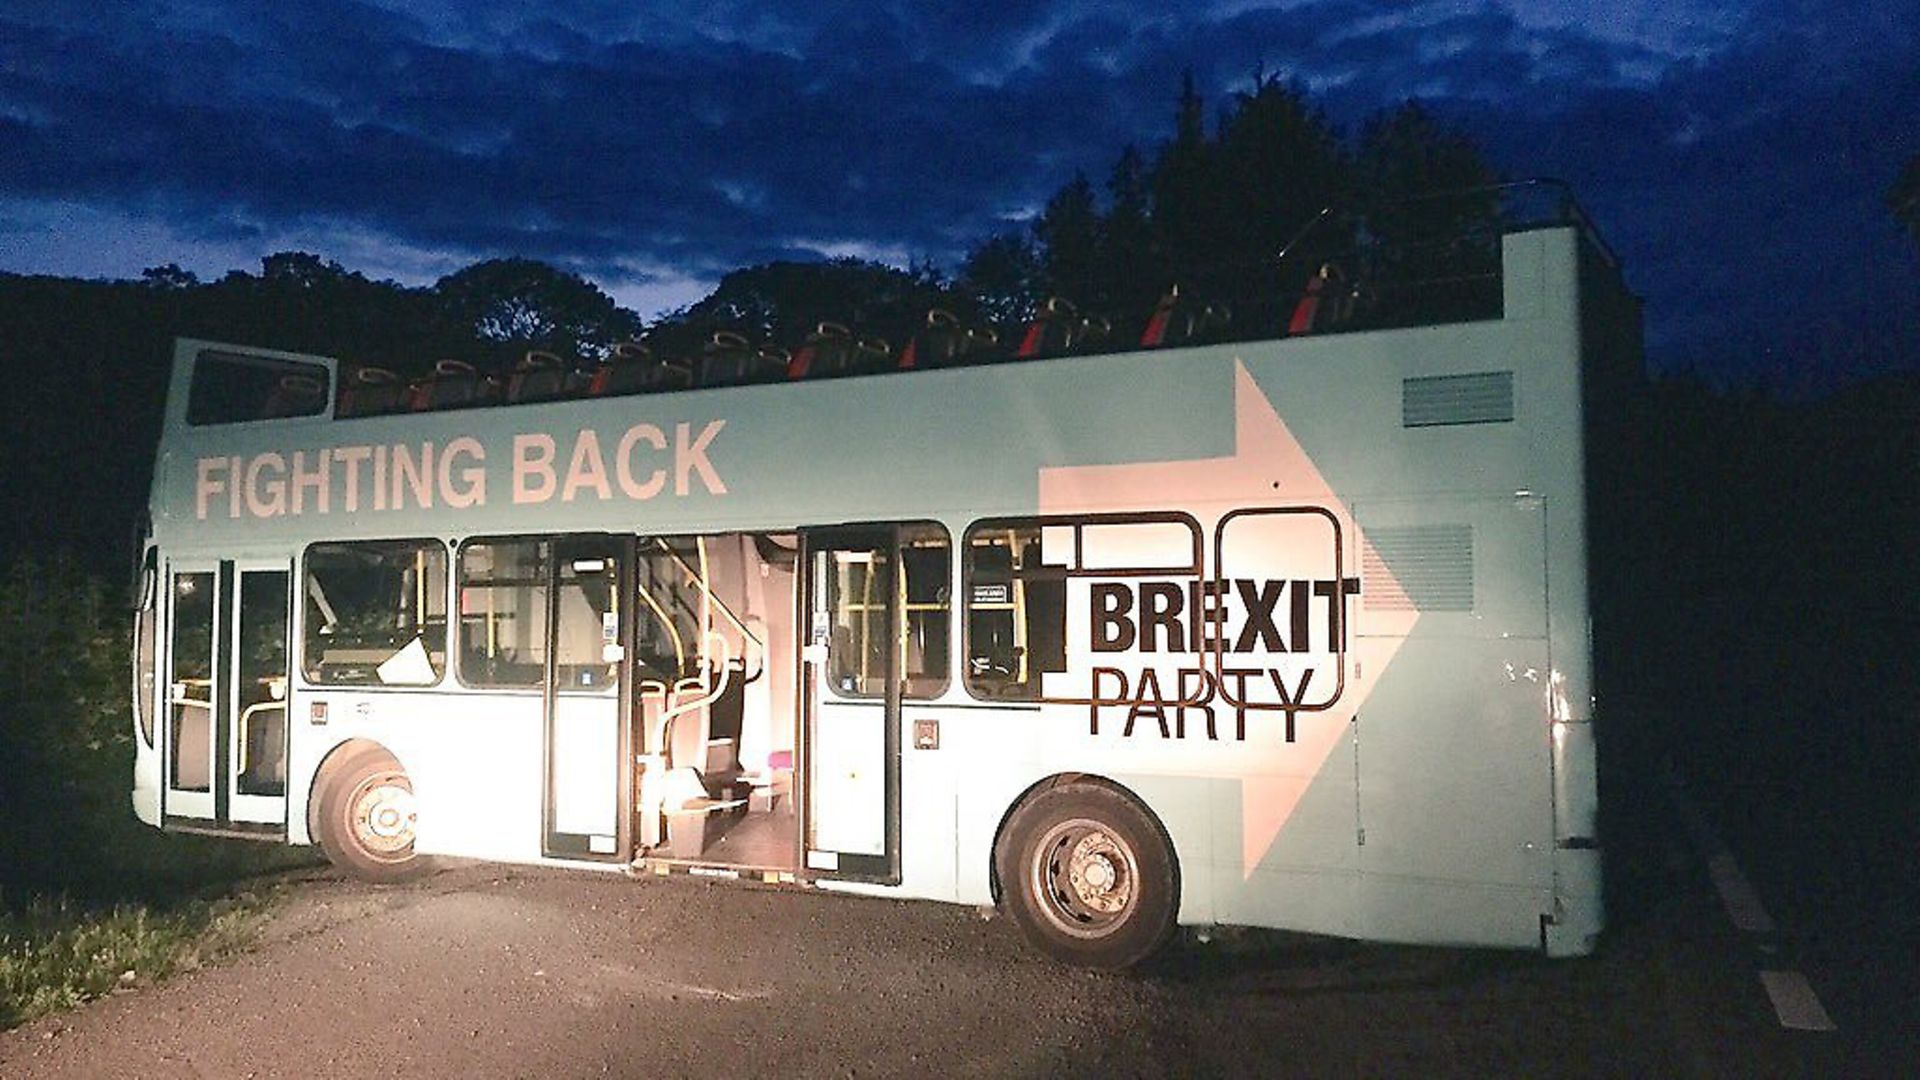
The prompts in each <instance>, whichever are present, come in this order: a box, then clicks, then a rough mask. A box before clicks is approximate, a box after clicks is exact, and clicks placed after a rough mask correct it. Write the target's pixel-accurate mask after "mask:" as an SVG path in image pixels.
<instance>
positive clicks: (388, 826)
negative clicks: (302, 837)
mask: <svg viewBox="0 0 1920 1080" xmlns="http://www.w3.org/2000/svg"><path fill="white" fill-rule="evenodd" d="M416 817H417V815H416V813H415V810H414V804H413V783H412V781H410V780H408V779H407V773H406V770H404V769H402V768H401V767H400V763H399V762H398V761H396V760H394V757H393V755H392V754H389V753H387V752H386V751H385V750H383V749H381V748H379V747H377V746H366V747H362V748H359V749H356V750H352V751H349V752H348V753H347V755H346V756H345V758H343V759H342V760H340V761H338V762H335V763H332V764H330V765H329V767H328V769H327V774H326V776H325V778H324V779H323V780H322V782H321V794H320V800H319V810H318V812H317V814H316V815H315V819H314V824H315V825H316V826H317V828H316V830H315V831H317V832H318V833H319V839H320V848H321V850H323V851H325V852H326V853H327V859H328V860H329V861H331V862H332V863H333V865H335V866H337V867H339V868H340V869H342V870H344V871H346V872H347V873H349V874H351V875H353V876H354V877H357V878H359V879H361V880H362V881H373V882H394V881H404V880H406V879H407V878H410V877H413V876H415V875H416V874H418V873H420V872H421V870H422V869H424V866H425V861H424V860H423V859H421V858H420V857H419V856H418V855H416V854H414V850H413V840H414V825H415V821H416Z"/></svg>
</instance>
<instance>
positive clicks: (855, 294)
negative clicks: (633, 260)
mask: <svg viewBox="0 0 1920 1080" xmlns="http://www.w3.org/2000/svg"><path fill="white" fill-rule="evenodd" d="M950 304H951V300H950V298H949V297H948V295H947V292H946V288H945V284H944V282H943V281H942V280H941V278H940V275H939V274H938V273H937V272H935V271H934V270H933V268H932V267H929V266H922V267H917V268H915V269H913V270H900V269H897V268H895V267H891V266H886V265H883V264H881V263H875V262H868V261H865V260H862V259H853V258H845V259H834V260H832V261H829V262H814V263H801V262H773V263H766V264H763V265H760V266H753V267H748V268H746V269H744V270H735V271H733V272H732V273H730V274H728V275H727V276H726V277H723V278H721V279H720V284H719V285H718V286H717V287H716V288H715V289H714V291H713V292H712V293H710V294H708V295H707V296H706V297H705V298H703V299H702V300H700V301H699V302H698V303H696V304H694V305H692V306H691V307H689V308H687V309H686V310H685V311H682V312H678V313H676V314H674V315H671V316H669V317H667V318H666V319H664V320H662V323H663V325H661V326H657V327H655V328H654V334H655V335H656V336H657V337H659V338H660V339H661V340H663V341H665V342H667V343H668V347H669V349H670V350H680V349H685V348H689V347H692V346H696V345H698V344H699V343H700V341H702V340H704V339H705V338H706V337H707V336H708V335H710V334H711V333H712V332H713V331H715V330H734V331H738V332H741V333H745V334H746V335H747V336H749V337H751V338H753V339H755V340H759V341H766V342H771V343H774V344H779V345H793V344H795V343H797V342H799V341H801V340H803V339H804V338H805V337H806V335H807V334H808V333H810V332H811V331H813V329H814V328H815V327H816V326H818V325H819V324H820V323H822V322H834V323H840V324H843V325H846V326H848V327H850V328H853V329H855V330H857V331H858V332H859V333H861V334H863V335H871V336H879V337H883V338H886V339H887V340H888V343H889V345H898V344H899V343H900V342H901V341H902V340H904V338H905V336H906V335H907V334H909V333H911V332H912V331H913V330H914V329H915V328H917V327H918V326H919V325H920V324H921V323H922V322H923V321H924V320H925V319H926V315H927V310H928V309H929V308H932V307H940V306H950Z"/></svg>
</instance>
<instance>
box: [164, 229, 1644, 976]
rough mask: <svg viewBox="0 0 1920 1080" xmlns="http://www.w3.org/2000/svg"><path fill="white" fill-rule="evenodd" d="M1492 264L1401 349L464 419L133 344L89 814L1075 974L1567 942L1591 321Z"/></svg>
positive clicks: (1537, 284)
mask: <svg viewBox="0 0 1920 1080" xmlns="http://www.w3.org/2000/svg"><path fill="white" fill-rule="evenodd" d="M1500 252H1501V274H1500V288H1501V290H1502V292H1503V296H1502V298H1501V304H1500V308H1499V312H1498V314H1497V317H1490V318H1482V319H1477V320H1471V321H1465V322H1457V323H1452V324H1448V325H1444V326H1409V327H1397V328H1390V329H1380V330H1374V331H1367V332H1361V333H1353V334H1343V335H1327V336H1307V337H1294V338H1283V339H1276V340H1266V341H1248V342H1232V343H1222V344H1211V345H1193V346H1189V347H1182V348H1177V349H1163V350H1158V351H1142V352H1135V353H1123V354H1111V355H1097V356H1091V355H1090V356H1073V357H1062V358H1057V359H1050V360H1036V361H1029V362H1023V363H1005V364H994V365H985V366H976V367H953V368H946V369H939V370H926V371H912V372H903V373H898V374H887V375H871V376H866V377H858V378H842V379H836V380H834V381H830V382H825V381H811V380H809V381H800V382H794V383H791V384H777V385H742V386H727V387H713V388H708V389H677V390H665V391H662V392H657V393H645V394H637V395H633V396H625V397H591V396H588V397H578V398H574V399H566V400H546V401H542V402H539V403H529V404H521V405H513V406H500V407H496V408H469V409H459V410H446V411H425V412H408V413H396V414H386V415H361V416H344V415H337V414H338V413H340V412H341V410H340V409H338V407H337V404H336V403H337V400H338V397H339V392H340V388H341V382H342V379H343V372H342V370H341V367H340V365H339V364H337V363H336V362H335V361H333V360H331V359H327V358H318V357H308V356H298V355H294V354H287V353H278V352H274V351H271V350H264V349H255V348H250V347H240V346H233V345H216V344H212V343H205V342H195V341H182V342H180V343H179V345H178V348H177V352H176V363H175V372H174V375H173V382H172V387H171V392H170V398H169V403H168V414H167V420H166V425H165V428H164V435H163V438H162V443H161V447H160V453H159V458H158V462H157V466H156V471H155V477H154V487H153V498H152V502H151V508H150V512H151V517H152V531H151V536H150V539H149V540H148V543H147V548H146V552H145V558H146V561H145V564H144V566H145V571H144V573H145V578H144V586H143V588H142V590H141V592H140V594H139V595H140V596H141V598H142V601H141V610H140V612H139V614H138V623H137V633H138V637H137V641H138V643H139V648H138V649H137V650H136V661H135V663H136V671H135V673H134V675H135V678H134V684H133V685H134V695H135V699H136V703H137V705H138V708H137V709H136V712H135V716H136V718H137V720H136V726H137V730H136V733H135V739H136V746H137V757H136V763H135V770H134V790H133V801H134V806H135V809H136V811H137V812H138V813H139V815H140V816H141V818H142V820H145V821H147V822H149V823H151V824H154V825H157V826H161V827H164V828H171V829H181V830H190V831H205V832H216V833H223V834H230V835H239V836H251V837H257V838H262V839H272V840H277V841H281V842H287V843H293V844H307V843H317V844H320V845H321V846H322V847H324V848H325V850H326V852H327V854H328V855H329V856H330V857H331V858H333V859H334V861H335V862H337V863H338V864H340V865H341V866H343V867H345V868H347V869H349V870H351V871H353V872H355V873H358V874H360V875H363V876H366V877H369V878H374V879H388V878H395V877H399V876H404V875H406V874H408V873H411V872H414V871H415V870H417V868H418V867H419V866H420V862H421V859H422V858H423V857H426V856H431V855H457V856H467V857H477V858H485V859H494V860H501V861H518V862H528V863H552V864H559V865H571V866H582V867H601V868H626V869H628V870H630V871H635V872H659V873H668V872H674V871H694V872H699V873H705V874H715V875H724V876H738V877H748V878H753V879H755V880H766V881H774V882H791V883H795V884H803V885H815V886H820V887H824V888H832V889H840V890H849V891H863V892H872V893H877V894H882V895H893V896H910V897H920V898H927V899H935V900H945V901H950V902H957V903H967V904H985V903H998V904H1000V905H1002V906H1003V907H1005V908H1007V909H1008V910H1009V911H1010V912H1011V913H1012V914H1013V915H1014V916H1015V917H1016V919H1017V920H1018V921H1019V922H1020V923H1021V925H1022V926H1023V928H1024V929H1025V930H1026V931H1027V932H1028V933H1029V935H1030V936H1031V937H1032V938H1033V939H1034V940H1035V941H1036V942H1037V943H1039V944H1040V945H1041V946H1042V947H1044V948H1046V949H1047V950H1049V951H1050V952H1052V953H1053V954H1055V955H1057V956H1059V957H1062V958H1064V959H1067V960H1070V961H1073V962H1078V963H1087V964H1093V965H1099V966H1122V965H1125V964H1129V963H1132V962H1135V961H1137V960H1139V959H1140V958H1142V957H1144V956H1145V955H1147V954H1148V953H1150V952H1152V951H1153V950H1154V949H1155V948H1157V947H1159V946H1160V945H1161V944H1162V943H1164V941H1165V940H1166V939H1167V937H1168V935H1169V933H1170V931H1171V929H1172V928H1173V927H1174V926H1175V925H1177V924H1213V923H1229V924H1241V925H1252V926H1268V927H1281V928H1287V929H1294V930H1302V931H1309V932H1315V933H1326V934H1335V935H1342V936H1348V937H1357V938H1369V939H1381V940H1394V941H1410V942H1439V943H1449V944H1473V945H1488V946H1499V947H1513V948H1543V949H1545V950H1546V951H1547V952H1549V953H1552V954H1555V955H1564V954H1575V953H1582V952H1585V951H1587V950H1589V949H1590V948H1591V947H1592V942H1593V939H1594V936H1595V935H1596V934H1597V933H1598V931H1599V929H1600V919H1601V909H1600V892H1599V851H1598V844H1597V837H1596V834H1595V828H1594V820H1593V819H1594V812H1595V805H1594V777H1593V768H1594V765H1593V757H1592V745H1593V736H1592V732H1593V723H1594V719H1595V716H1594V702H1593V690H1592V670H1591V667H1592V664H1591V656H1592V647H1591V642H1590V640H1589V630H1588V607H1587V599H1586V597H1587V580H1586V539H1585V537H1586V514H1587V502H1586V487H1585V470H1586V461H1585V454H1586V452H1587V451H1586V447H1585V445H1584V440H1583V437H1582V432H1583V430H1584V416H1585V410H1586V408H1587V407H1588V405H1587V402H1586V398H1585V392H1586V391H1585V389H1584V387H1585V386H1586V385H1587V384H1588V383H1589V382H1590V381H1591V380H1592V379H1593V378H1595V377H1596V374H1595V372H1594V371H1593V370H1591V368H1592V366H1593V365H1594V364H1595V363H1597V361H1596V359H1595V357H1596V356H1599V355H1601V354H1603V353H1604V354H1605V355H1608V356H1614V357H1618V356H1621V355H1631V354H1632V352H1633V349H1632V347H1631V344H1632V343H1634V342H1637V333H1638V328H1637V323H1634V322H1633V321H1632V320H1631V319H1627V318H1621V319H1616V320H1614V321H1613V322H1612V323H1608V322H1606V321H1604V320H1596V319H1595V318H1594V317H1593V316H1592V312H1593V311H1594V310H1596V308H1595V306H1594V305H1596V304H1599V305H1600V307H1601V309H1606V310H1620V311H1630V310H1631V304H1630V303H1626V302H1623V301H1621V300H1620V298H1621V297H1624V296H1625V293H1624V291H1623V289H1622V286H1621V284H1620V281H1619V278H1618V274H1617V271H1616V270H1615V269H1614V268H1613V267H1612V266H1611V264H1610V263H1606V262H1604V261H1603V260H1597V259H1596V258H1595V255H1594V252H1593V249H1592V248H1591V243H1590V241H1589V240H1588V238H1587V236H1586V234H1585V233H1584V232H1583V231H1582V230H1581V229H1580V228H1577V227H1574V226H1571V225H1569V226H1560V227H1548V228H1536V229H1527V230H1523V231H1515V232H1509V233H1507V234H1506V235H1505V236H1504V237H1503V238H1501V241H1500ZM1583 304H1584V305H1586V308H1585V310H1586V311H1587V312H1588V315H1587V317H1586V318H1585V319H1584V321H1583V318H1582V311H1583ZM1607 305H1612V306H1611V307H1610V308H1609V307H1607ZM1622 342H1626V343H1628V345H1627V346H1626V347H1621V343H1622ZM1603 346H1604V347H1603Z"/></svg>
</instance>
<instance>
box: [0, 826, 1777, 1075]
mask: <svg viewBox="0 0 1920 1080" xmlns="http://www.w3.org/2000/svg"><path fill="white" fill-rule="evenodd" d="M1713 915H1714V913H1713V911H1712V909H1711V906H1710V904H1708V902H1707V898H1705V897H1704V896H1701V895H1698V894H1697V892H1695V891H1688V892H1686V893H1685V894H1684V895H1680V896H1677V897H1675V898H1673V899H1671V901H1670V903H1669V904H1668V906H1667V908H1666V909H1665V913H1664V914H1663V915H1662V917H1661V921H1659V922H1658V923H1657V924H1649V925H1642V926H1639V927H1630V928H1628V929H1627V930H1626V931H1624V932H1622V933H1619V934H1616V935H1615V937H1614V939H1613V940H1612V941H1610V943H1609V945H1608V947H1607V948H1606V949H1604V950H1602V952H1601V954H1600V955H1599V956H1597V957H1595V958H1592V959H1588V960H1580V961H1571V962H1555V963H1549V962H1547V961H1544V960H1540V959H1537V958H1534V957H1529V956H1521V955H1513V954H1505V953H1489V952H1474V951H1458V950H1442V949H1410V948H1391V947H1383V946H1369V945H1361V944H1353V943H1345V942H1332V941H1326V940H1322V939H1310V938H1302V937H1297V936H1292V935H1282V934H1266V933H1243V934H1237V935H1230V936H1225V937H1221V938H1217V939H1216V940H1214V941H1213V942H1212V943H1211V944H1207V945H1197V944H1193V943H1189V944H1187V945H1186V946H1185V947H1183V948H1181V949H1179V950H1177V951H1176V952H1175V953H1174V954H1173V956H1172V957H1170V958H1169V959H1167V960H1164V961H1161V962H1158V963H1157V964H1156V965H1155V966H1154V967H1153V969H1152V970H1150V971H1147V972H1145V973H1143V974H1130V975H1104V974H1096V973H1090V972H1084V971H1078V970H1074V969H1069V968H1064V967H1061V966H1059V965H1056V964H1054V963H1052V962H1051V961H1048V960H1046V959H1045V958H1043V957H1041V956H1040V955H1039V954H1037V953H1035V952H1033V951H1031V950H1030V949H1029V948H1027V946H1026V945H1025V944H1024V943H1023V942H1022V941H1021V939H1020V937H1019V934H1018V932H1017V930H1016V928H1015V927H1014V926H1013V925H1012V924H1011V923H1010V922H1008V921H1007V920H1004V919H996V920H993V921H986V920H983V919H982V918H981V917H980V915H979V913H977V912H975V911H973V910H971V909H965V908H957V907H950V906H944V905H935V904H912V903H900V902H893V901H885V900H872V899H865V898H854V897H844V896H829V895H822V894H818V893H814V892H809V891H801V890H795V889H791V888H786V889H781V888H770V887H762V886H743V885H738V884H734V883H731V882H725V883H716V882H712V881H704V880H700V879H696V878H682V877H675V878H670V879H647V880H641V881H631V880H627V879H625V878H623V877H620V876H617V875H603V874H589V873H569V872H558V871H545V870H530V869H508V868H503V867H498V866H487V865H479V864H468V865H457V866H454V867H452V868H449V869H444V870H442V871H441V872H439V873H437V874H434V875H433V876H430V877H428V878H426V879H424V880H421V881H418V882H415V883H412V884H408V885H403V886H386V887H375V886H368V885H362V884H358V883H354V882H350V881H346V880H343V879H340V878H337V877H333V876H318V877H315V878H314V879H312V880H308V881H305V882H301V883H298V884H296V885H295V886H293V895H292V896H291V897H290V898H289V899H288V900H287V902H286V903H285V904H283V905H282V907H281V908H280V909H279V910H278V912H277V913H276V915H275V916H274V917H273V919H272V921H271V923H270V924H269V926H268V928H267V929H266V931H265V933H264V935H263V937H262V939H261V941H260V942H259V944H258V945H257V946H256V947H255V948H254V949H253V950H252V951H250V952H249V953H247V954H245V955H243V956H241V957H239V958H238V959H236V960H234V961H232V962H230V963H228V964H226V965H223V966H221V967H217V968H210V969H206V970H201V971H198V972H194V973H192V974H190V975H187V976H185V977H182V978H178V979H176V980H174V981H172V982H169V983H167V984H165V985H161V986H153V987H141V988H139V989H136V990H133V991H130V992H127V993H122V994H116V995H114V996H113V997H111V998H109V999H107V1000H105V1001H101V1002H98V1003H96V1004H94V1005H92V1006H90V1007H88V1008H86V1009H83V1010H81V1011H79V1012H77V1013H75V1014H71V1015H68V1016H64V1017H55V1018H50V1019H47V1020H43V1021H40V1022H38V1023H35V1024H32V1025H28V1026H27V1027H24V1028H21V1029H18V1030H16V1031H14V1032H10V1033H7V1034H5V1035H0V1077H6V1078H8V1080H15V1078H18V1080H27V1078H33V1077H56V1076H57V1077H89V1078H91V1077H143V1078H147V1077H272V1076H286V1077H348V1076H351V1077H368V1076H392V1075H420V1076H461V1077H492V1076H503V1077H504V1076H514V1077H520V1076H524V1077H574V1076H709V1077H711V1076H726V1075H736V1074H744V1075H754V1076H759V1075H775V1074H785V1075H799V1076H901V1075H926V1076H1095V1075H1098V1076H1161V1075H1225V1076H1242V1075H1244V1076H1275V1075H1283V1074H1285V1075H1306V1076H1383V1075H1416V1074H1417V1075H1422V1076H1433V1075H1473V1076H1487V1075H1507V1076H1519V1075H1529V1076H1540V1075H1569V1076H1571V1075H1579V1076H1589V1075H1599V1076H1608V1075H1611V1076H1635V1077H1639V1076H1654V1075H1661V1076H1671V1075H1687V1074H1693V1075H1713V1074H1717V1073H1721V1072H1723V1071H1724V1070H1725V1069H1727V1068H1731V1069H1732V1070H1733V1072H1734V1073H1738V1074H1748V1075H1759V1074H1764V1073H1766V1072H1769V1071H1772V1070H1771V1069H1770V1068H1769V1067H1768V1066H1769V1065H1770V1064H1772V1063H1782V1062H1790V1061H1791V1057H1790V1056H1786V1057H1783V1056H1780V1054H1781V1049H1782V1048H1781V1047H1780V1046H1779V1044H1778V1042H1777V1039H1778V1036H1777V1034H1770V1033H1769V1032H1768V1031H1767V1030H1766V1024H1765V1023H1764V1022H1763V1021H1765V1020H1766V1019H1768V1017H1767V1016H1766V1013H1765V1003H1764V1000H1761V1001H1758V1002H1756V1001H1755V1000H1754V995H1755V994H1756V993H1757V990H1756V989H1755V988H1753V987H1751V986H1750V985H1749V984H1748V982H1747V981H1746V979H1745V976H1744V975H1743V973H1741V972H1739V971H1737V970H1736V969H1735V968H1734V967H1732V966H1729V965H1726V964H1724V963H1723V962H1722V960H1723V957H1722V956H1721V952H1722V946H1723V944H1724V942H1723V941H1722V940H1721V939H1722V938H1723V937H1724V936H1725V934H1724V933H1722V932H1716V931H1714V930H1713V929H1712V928H1711V927H1712V925H1713ZM1689 926H1696V927H1697V928H1698V929H1697V932H1684V933H1683V932H1677V931H1676V928H1678V927H1689Z"/></svg>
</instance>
